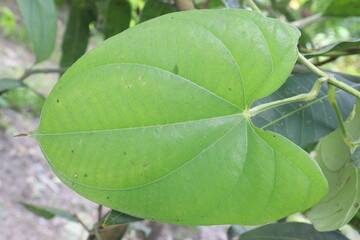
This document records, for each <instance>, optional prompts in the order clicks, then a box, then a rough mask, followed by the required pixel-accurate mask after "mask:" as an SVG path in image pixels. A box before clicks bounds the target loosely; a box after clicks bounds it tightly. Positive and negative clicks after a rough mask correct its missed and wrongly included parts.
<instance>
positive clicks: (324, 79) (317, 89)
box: [247, 76, 329, 116]
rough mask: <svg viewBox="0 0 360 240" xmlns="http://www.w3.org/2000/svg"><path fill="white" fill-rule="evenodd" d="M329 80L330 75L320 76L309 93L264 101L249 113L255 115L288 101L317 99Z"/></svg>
mask: <svg viewBox="0 0 360 240" xmlns="http://www.w3.org/2000/svg"><path fill="white" fill-rule="evenodd" d="M328 80H329V77H328V76H326V77H322V78H319V79H317V80H316V81H315V83H314V85H313V87H312V89H311V90H310V92H308V93H303V94H299V95H296V96H294V97H289V98H285V99H282V100H278V101H273V102H269V103H264V104H261V105H258V106H256V107H254V108H251V109H249V111H248V112H247V113H248V115H249V116H255V115H256V114H258V113H260V112H262V111H265V110H267V109H270V108H273V107H277V106H280V105H284V104H288V103H292V102H298V101H311V100H313V99H315V98H316V97H317V95H318V94H319V92H320V89H321V85H322V84H323V83H325V82H327V81H328Z"/></svg>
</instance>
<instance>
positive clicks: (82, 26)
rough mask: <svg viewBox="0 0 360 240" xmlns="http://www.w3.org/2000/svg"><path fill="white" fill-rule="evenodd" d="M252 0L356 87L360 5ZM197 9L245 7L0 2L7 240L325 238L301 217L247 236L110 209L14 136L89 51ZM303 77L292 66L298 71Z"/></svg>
mask: <svg viewBox="0 0 360 240" xmlns="http://www.w3.org/2000/svg"><path fill="white" fill-rule="evenodd" d="M255 3H256V4H257V5H258V6H259V8H260V9H261V10H262V11H263V12H264V13H265V14H266V15H267V16H269V17H273V18H278V19H281V20H282V21H286V22H290V23H292V24H293V25H295V26H297V27H298V28H299V29H300V30H301V32H302V37H301V39H300V43H299V49H300V51H301V52H303V53H304V55H305V56H306V57H307V58H309V59H311V60H312V62H313V63H314V64H315V65H317V66H320V67H321V68H323V69H326V70H328V71H332V72H337V73H339V74H340V75H341V76H342V77H344V78H347V79H348V80H352V81H354V82H357V83H359V82H360V77H359V75H360V55H359V53H360V5H359V1H357V0H341V1H340V0H339V1H334V0H330V1H328V0H319V1H315V0H258V1H255ZM192 8H196V9H220V8H245V9H249V6H248V5H247V3H246V1H245V0H195V1H194V2H192V1H188V0H175V1H172V0H147V1H145V0H72V1H70V0H33V1H29V0H17V1H13V0H0V46H1V47H0V59H1V64H0V158H1V168H0V195H1V199H0V218H1V219H2V220H3V221H2V222H3V224H2V226H1V228H0V238H1V239H16V240H18V239H100V238H102V239H104V240H111V239H145V238H146V239H207V240H211V239H214V240H215V239H237V238H238V237H239V235H241V234H242V236H241V239H247V238H246V237H248V238H249V239H250V238H251V234H262V233H263V232H265V233H266V235H267V236H270V235H271V234H272V233H271V232H273V233H274V234H275V235H272V236H273V237H275V238H276V237H280V235H281V234H282V235H281V236H282V237H284V236H286V237H294V236H288V235H286V234H288V233H282V232H281V230H279V229H284V228H285V225H281V224H290V225H286V228H290V229H292V228H294V233H295V232H296V229H297V230H299V229H300V230H301V231H303V232H307V233H308V234H309V236H310V235H311V236H318V237H319V238H314V239H320V237H324V236H325V235H323V234H322V233H319V232H317V231H316V230H314V228H313V227H312V226H311V225H309V224H299V223H294V222H299V221H300V222H306V223H309V221H308V219H307V218H306V217H305V216H304V215H303V214H301V213H299V214H296V215H293V216H290V217H288V218H287V220H286V221H287V223H277V224H273V225H272V227H271V229H270V230H269V229H267V228H264V227H262V228H259V229H258V230H253V231H249V230H251V229H253V227H243V226H211V227H185V226H173V225H168V224H162V223H155V222H150V221H140V220H141V219H136V218H133V217H131V216H128V215H125V214H122V213H118V212H114V211H113V212H111V211H110V209H106V208H104V207H101V206H97V205H95V204H93V203H91V202H89V201H87V200H86V199H83V198H82V197H80V196H78V195H76V194H74V193H73V192H72V191H71V190H69V189H68V188H67V187H65V186H64V185H63V184H61V183H60V181H59V180H58V179H57V178H56V176H54V174H53V173H52V172H51V170H50V169H49V167H48V165H47V163H46V161H45V159H44V158H43V156H42V154H41V152H40V150H39V149H38V147H37V144H36V143H35V142H34V141H33V140H31V139H14V138H13V136H14V135H16V134H19V133H23V132H28V131H30V130H33V129H35V128H36V125H37V123H38V120H39V119H38V118H39V115H40V112H41V109H42V105H43V104H44V101H45V99H46V96H47V95H48V94H49V92H50V90H51V88H52V87H53V86H54V84H55V83H56V82H57V80H58V79H59V77H60V76H61V74H62V73H64V71H65V70H66V69H67V68H68V67H70V66H71V65H72V64H73V63H74V62H75V61H76V60H77V59H78V58H80V57H81V56H82V55H83V54H84V53H85V52H87V51H89V50H90V49H92V48H93V47H95V46H96V45H97V44H99V43H101V42H102V41H103V40H104V39H107V38H109V37H111V36H113V35H116V34H118V33H120V32H122V31H124V30H126V29H127V28H129V27H132V26H135V25H136V24H139V23H142V22H144V21H147V20H150V19H152V18H155V17H158V16H160V15H163V14H166V13H171V12H175V11H177V10H190V9H192ZM307 71H308V70H307V69H305V68H303V67H302V66H300V65H296V66H295V68H294V70H293V74H299V73H303V72H307ZM313 146H315V144H313ZM312 149H313V148H310V150H312ZM109 211H110V212H109ZM31 212H32V213H34V214H32V213H31ZM35 215H37V216H39V217H36V216H35ZM55 216H58V217H57V218H54V217H55ZM44 219H48V220H49V221H47V220H44ZM50 219H51V220H50ZM359 219H360V217H359V215H358V214H357V215H355V217H354V218H353V220H352V221H351V224H352V226H353V227H350V225H348V224H346V225H344V227H342V228H341V231H342V232H343V233H344V234H345V235H346V236H347V237H348V238H351V239H359V238H360V236H359V234H358V232H357V230H358V229H359V228H360V225H359V222H360V220H359ZM133 222H135V223H133ZM292 223H293V224H292ZM274 229H275V230H276V231H275V230H274ZM354 229H356V230H354ZM246 231H249V232H247V233H245V232H246ZM254 231H257V232H255V233H254ZM252 232H253V233H252ZM276 234H280V235H276ZM326 234H327V235H326V239H346V238H342V235H340V234H339V232H337V231H336V232H330V233H326ZM252 239H254V238H252ZM301 239H307V238H301Z"/></svg>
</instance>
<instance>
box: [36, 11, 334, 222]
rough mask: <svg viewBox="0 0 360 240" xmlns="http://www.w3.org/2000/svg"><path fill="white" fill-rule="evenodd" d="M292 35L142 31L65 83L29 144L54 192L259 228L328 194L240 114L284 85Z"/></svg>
mask: <svg viewBox="0 0 360 240" xmlns="http://www.w3.org/2000/svg"><path fill="white" fill-rule="evenodd" d="M225 23H226V24H225ZM224 24H225V25H224ZM224 26H226V27H224ZM275 33H276V34H275ZM298 37H299V32H298V30H296V29H295V28H293V27H292V26H289V25H286V24H284V23H281V22H280V21H277V20H273V19H268V18H265V17H263V16H262V15H260V14H258V13H254V12H251V11H246V10H206V11H189V12H178V13H174V14H168V15H164V16H162V17H159V18H156V19H153V20H149V21H146V22H144V23H143V24H139V25H137V26H136V27H133V28H130V29H128V30H126V31H124V32H123V33H121V34H119V35H117V36H116V37H113V38H111V39H109V40H107V41H106V42H104V43H103V44H101V45H100V46H98V47H97V48H95V49H94V50H93V51H91V52H89V53H88V54H87V55H86V56H84V57H83V58H82V59H81V60H79V61H78V62H77V63H76V64H75V65H74V66H73V67H71V68H70V69H69V70H68V72H67V73H65V74H64V76H63V77H62V79H61V80H60V81H59V82H58V84H57V85H56V86H55V88H54V90H53V91H52V93H51V94H50V96H49V97H48V99H47V101H46V103H45V106H44V109H43V112H42V116H41V123H40V125H39V128H38V129H37V130H36V131H35V132H33V136H34V137H35V138H36V139H37V141H38V142H39V143H40V146H41V148H42V150H43V152H44V154H45V155H46V157H47V159H48V161H49V164H50V165H51V166H52V168H53V170H54V172H55V173H56V174H57V175H58V176H59V177H60V178H61V180H62V181H63V182H64V183H66V184H67V185H69V186H70V187H71V188H73V189H74V190H75V191H77V192H78V193H80V194H81V195H83V196H85V197H87V198H89V199H91V200H93V201H95V202H98V203H100V204H103V205H105V206H108V207H110V208H112V209H115V210H117V211H120V212H124V213H127V214H129V215H131V216H135V217H139V218H145V219H151V220H156V221H163V222H169V223H176V224H189V225H199V224H201V225H209V224H226V223H233V224H260V223H265V222H269V221H273V220H276V219H279V218H282V217H284V216H287V215H289V214H291V213H294V212H297V211H301V210H305V209H307V208H309V207H310V206H312V205H313V204H315V203H316V202H317V201H319V200H320V199H321V198H322V197H323V196H324V195H325V194H326V192H327V183H326V181H325V179H324V177H323V175H322V173H321V171H320V169H319V167H318V166H317V165H316V163H315V161H314V160H313V159H312V158H310V157H309V156H308V155H307V153H305V152H304V151H303V150H301V149H300V148H299V147H298V146H296V145H295V144H293V143H291V142H290V141H288V140H287V139H285V138H284V137H282V136H280V135H278V134H275V133H271V132H265V131H263V130H261V129H258V128H256V127H254V126H253V125H252V123H251V122H250V119H249V117H248V115H247V114H246V110H247V109H248V108H249V106H250V105H251V103H252V102H253V101H255V100H256V99H258V98H261V97H264V96H266V95H268V94H270V93H271V92H273V91H275V90H276V89H277V88H279V87H280V86H281V85H282V84H283V82H284V81H285V80H286V78H287V76H288V74H289V73H290V71H291V69H292V67H293V65H294V63H295V61H296V59H297V48H296V44H297V39H298ZM239 42H240V43H241V44H239ZM254 65H256V66H257V67H256V71H253V67H254ZM284 196H286V197H284ZM249 209H252V211H249Z"/></svg>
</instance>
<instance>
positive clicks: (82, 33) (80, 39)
mask: <svg viewBox="0 0 360 240" xmlns="http://www.w3.org/2000/svg"><path fill="white" fill-rule="evenodd" d="M96 14H97V13H96V5H95V4H94V3H93V1H88V2H84V3H83V2H82V1H72V3H71V8H70V14H69V19H68V22H67V26H66V31H65V34H64V39H63V42H62V57H61V60H60V66H61V67H69V66H70V65H72V64H73V63H74V62H75V61H76V60H78V59H79V58H80V57H81V56H82V55H83V54H84V53H85V51H86V48H87V45H88V40H89V36H90V29H89V25H90V23H92V22H93V21H95V20H96Z"/></svg>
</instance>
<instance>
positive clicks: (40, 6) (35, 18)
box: [17, 0, 57, 63]
mask: <svg viewBox="0 0 360 240" xmlns="http://www.w3.org/2000/svg"><path fill="white" fill-rule="evenodd" d="M17 3H18V5H19V8H20V12H21V15H22V16H23V18H24V21H25V24H26V27H27V29H28V32H29V35H30V39H31V41H32V43H33V47H34V52H35V55H36V62H37V63H39V62H41V61H44V60H46V59H48V58H49V57H50V55H51V53H52V51H53V50H54V47H55V38H56V29H57V27H56V19H57V12H56V7H55V3H54V1H53V0H31V1H29V0H17Z"/></svg>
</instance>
